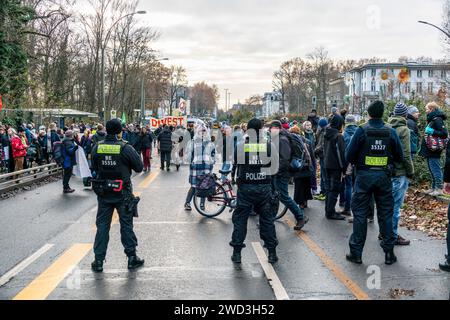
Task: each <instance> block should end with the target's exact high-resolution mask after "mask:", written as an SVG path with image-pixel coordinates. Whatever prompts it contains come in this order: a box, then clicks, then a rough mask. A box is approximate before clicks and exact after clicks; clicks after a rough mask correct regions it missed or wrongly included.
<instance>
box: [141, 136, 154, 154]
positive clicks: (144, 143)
mask: <svg viewBox="0 0 450 320" xmlns="http://www.w3.org/2000/svg"><path fill="white" fill-rule="evenodd" d="M152 143H153V138H152V136H151V135H150V133H146V134H141V135H140V136H139V142H138V146H139V150H141V151H142V150H145V149H151V148H152Z"/></svg>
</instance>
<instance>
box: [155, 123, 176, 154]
mask: <svg viewBox="0 0 450 320" xmlns="http://www.w3.org/2000/svg"><path fill="white" fill-rule="evenodd" d="M158 141H159V149H160V150H161V151H162V152H170V151H172V148H173V143H172V132H171V131H170V130H169V129H168V128H166V129H164V130H163V131H162V132H161V133H160V134H159V135H158Z"/></svg>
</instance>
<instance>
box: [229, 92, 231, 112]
mask: <svg viewBox="0 0 450 320" xmlns="http://www.w3.org/2000/svg"><path fill="white" fill-rule="evenodd" d="M228 108H229V109H231V92H228Z"/></svg>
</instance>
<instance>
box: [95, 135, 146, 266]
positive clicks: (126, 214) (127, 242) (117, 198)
mask: <svg viewBox="0 0 450 320" xmlns="http://www.w3.org/2000/svg"><path fill="white" fill-rule="evenodd" d="M92 167H93V171H94V172H96V173H97V175H96V177H95V180H93V186H94V191H97V190H96V189H95V188H105V183H106V184H108V183H110V184H112V187H110V188H108V186H106V189H107V190H106V191H104V192H102V190H100V194H99V193H98V192H96V193H97V195H98V212H97V221H96V225H97V234H96V237H95V243H94V253H95V259H96V261H103V260H104V259H105V257H106V250H107V247H108V241H109V230H110V227H111V220H112V216H113V212H114V209H116V210H117V212H118V214H119V222H120V234H121V241H122V245H123V246H124V248H125V254H126V255H127V256H128V258H136V246H137V245H138V243H137V238H136V235H135V234H134V231H133V213H132V212H130V210H128V209H127V205H128V204H129V201H130V199H131V198H132V197H133V195H132V193H133V190H132V184H131V170H134V171H136V172H142V170H143V163H142V160H141V157H140V156H139V155H138V153H137V152H136V151H135V150H134V148H133V147H132V146H131V145H129V144H127V143H126V142H124V141H119V140H117V138H116V136H114V135H108V136H107V137H106V139H105V140H104V141H102V142H99V144H98V145H96V146H95V147H94V149H93V151H92ZM112 189H115V190H112ZM129 267H130V260H129Z"/></svg>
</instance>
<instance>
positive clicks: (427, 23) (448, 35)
mask: <svg viewBox="0 0 450 320" xmlns="http://www.w3.org/2000/svg"><path fill="white" fill-rule="evenodd" d="M418 22H419V23H422V24H426V25H429V26H432V27H434V28H436V29H438V30H439V31H441V32H443V33H444V34H445V35H446V36H447V37H448V38H450V33H448V32H447V31H445V30H444V29H442V28H439V27H438V26H436V25H434V24H432V23H429V22H426V21H421V20H420V21H418Z"/></svg>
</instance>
